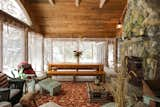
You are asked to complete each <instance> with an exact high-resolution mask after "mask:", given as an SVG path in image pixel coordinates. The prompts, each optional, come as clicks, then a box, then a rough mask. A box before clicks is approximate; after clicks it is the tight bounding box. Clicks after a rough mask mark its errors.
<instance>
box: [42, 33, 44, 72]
mask: <svg viewBox="0 0 160 107" xmlns="http://www.w3.org/2000/svg"><path fill="white" fill-rule="evenodd" d="M42 71H44V37H43V36H42Z"/></svg>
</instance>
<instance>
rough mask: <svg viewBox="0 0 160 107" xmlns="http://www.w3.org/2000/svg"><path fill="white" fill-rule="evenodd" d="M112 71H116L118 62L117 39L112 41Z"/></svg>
mask: <svg viewBox="0 0 160 107" xmlns="http://www.w3.org/2000/svg"><path fill="white" fill-rule="evenodd" d="M113 55H114V69H115V71H117V61H118V56H117V55H118V41H117V38H115V39H114V54H113Z"/></svg>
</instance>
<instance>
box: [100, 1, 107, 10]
mask: <svg viewBox="0 0 160 107" xmlns="http://www.w3.org/2000/svg"><path fill="white" fill-rule="evenodd" d="M105 2H106V0H100V4H99V8H102V7H103V5H104V4H105Z"/></svg>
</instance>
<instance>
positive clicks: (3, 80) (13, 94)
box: [0, 72, 25, 105]
mask: <svg viewBox="0 0 160 107" xmlns="http://www.w3.org/2000/svg"><path fill="white" fill-rule="evenodd" d="M24 82H25V81H24V80H21V79H8V77H7V75H6V74H4V73H1V72H0V102H1V101H9V102H11V103H12V105H14V104H16V103H18V102H19V100H20V98H21V97H22V94H23V85H24Z"/></svg>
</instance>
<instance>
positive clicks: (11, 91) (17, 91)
mask: <svg viewBox="0 0 160 107" xmlns="http://www.w3.org/2000/svg"><path fill="white" fill-rule="evenodd" d="M19 92H20V90H19V89H11V90H10V96H9V98H10V99H12V98H13V97H14V96H15V95H17V94H18V93H19Z"/></svg>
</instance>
